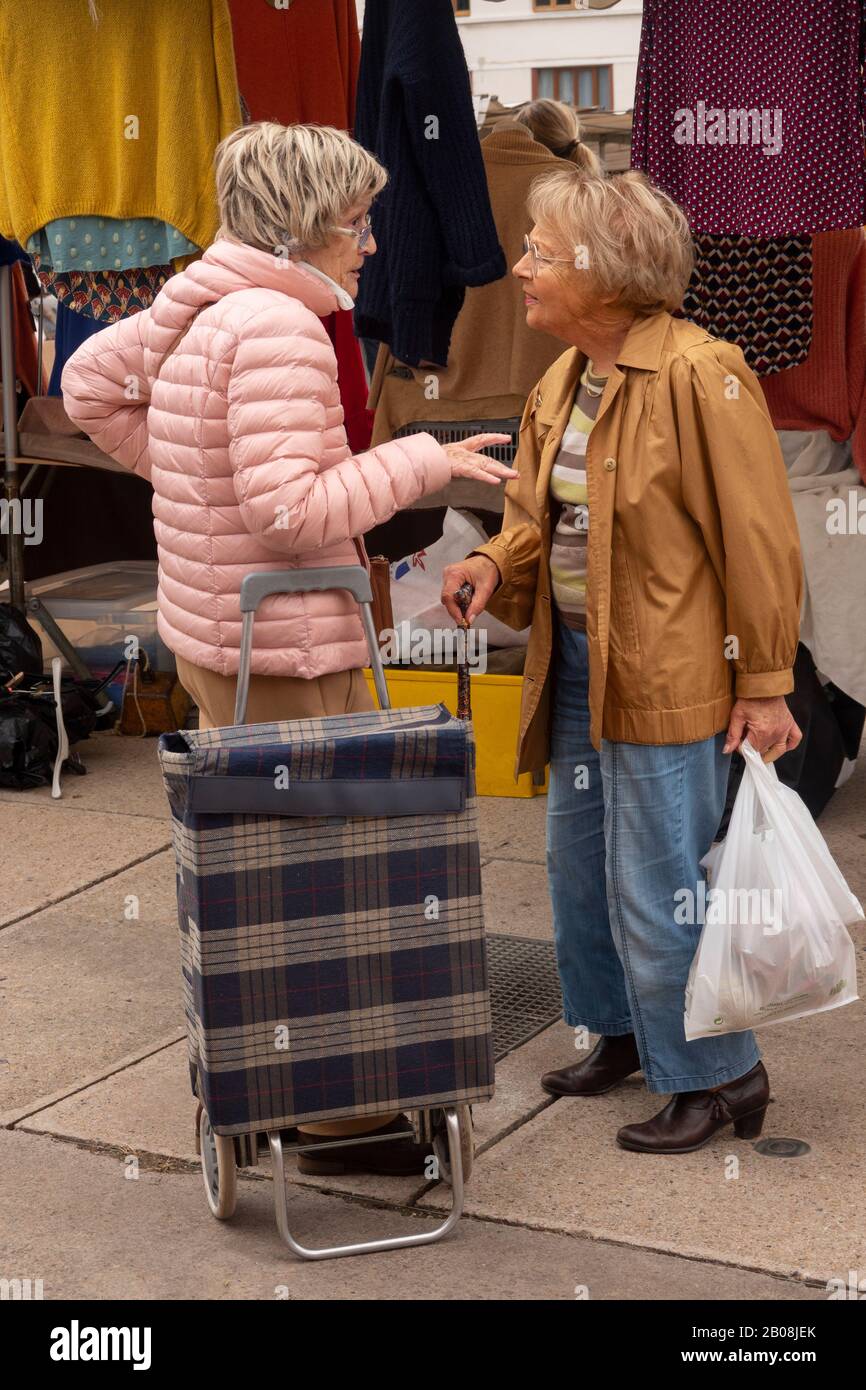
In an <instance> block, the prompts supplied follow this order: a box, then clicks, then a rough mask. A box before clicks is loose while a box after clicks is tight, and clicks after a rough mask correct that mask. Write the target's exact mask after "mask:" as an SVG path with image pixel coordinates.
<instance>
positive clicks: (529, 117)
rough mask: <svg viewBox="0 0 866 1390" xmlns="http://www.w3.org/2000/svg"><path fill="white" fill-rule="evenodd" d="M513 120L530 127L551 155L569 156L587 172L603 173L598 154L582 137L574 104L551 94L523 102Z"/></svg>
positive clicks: (566, 157) (564, 157)
mask: <svg viewBox="0 0 866 1390" xmlns="http://www.w3.org/2000/svg"><path fill="white" fill-rule="evenodd" d="M511 119H513V120H515V121H520V123H521V125H525V126H527V127H528V129H529V130H530V131H531V132H532V135H533V136H534V138H535V139H536V140H537V141H538V142H539V144H540V145H545V146H546V147H547V149H549V150H550V153H551V154H555V155H557V156H558V157H559V158H560V159H570V160H571V162H572V164H576V165H577V167H578V168H579V169H584V170H585V171H586V173H588V174H600V173H601V165H600V164H599V162H598V158H597V156H596V155H595V154H593V152H592V150H591V149H590V148H589V146H588V145H584V143H583V140H582V139H581V129H580V120H579V119H578V115H577V112H576V111H575V109H574V107H573V106H568V105H567V104H566V102H564V101H554V100H553V98H552V97H539V98H538V100H537V101H526V102H524V103H523V105H522V106H519V107H518V108H517V110H516V111H515V112H514V115H513V117H512V118H511Z"/></svg>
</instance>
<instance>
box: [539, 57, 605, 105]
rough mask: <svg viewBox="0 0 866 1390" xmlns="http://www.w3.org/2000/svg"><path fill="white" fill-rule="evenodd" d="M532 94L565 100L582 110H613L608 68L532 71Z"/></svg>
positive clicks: (543, 69)
mask: <svg viewBox="0 0 866 1390" xmlns="http://www.w3.org/2000/svg"><path fill="white" fill-rule="evenodd" d="M532 95H533V98H537V97H553V99H554V101H567V102H568V104H569V105H570V106H577V107H578V108H579V109H581V110H586V109H587V108H589V107H596V108H597V110H599V111H612V110H613V82H612V79H611V70H610V68H609V67H603V68H533V69H532Z"/></svg>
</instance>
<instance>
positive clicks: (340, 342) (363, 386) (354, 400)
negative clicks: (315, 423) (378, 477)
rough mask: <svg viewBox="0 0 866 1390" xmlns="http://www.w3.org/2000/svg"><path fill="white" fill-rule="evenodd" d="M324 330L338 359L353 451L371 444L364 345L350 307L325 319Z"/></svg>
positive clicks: (345, 412)
mask: <svg viewBox="0 0 866 1390" xmlns="http://www.w3.org/2000/svg"><path fill="white" fill-rule="evenodd" d="M322 324H323V326H324V329H325V332H326V333H327V335H328V337H329V338H330V340H331V342H332V343H333V345H334V356H335V357H336V359H337V385H338V386H339V388H340V401H341V403H342V406H343V424H344V425H345V427H346V438H347V439H348V441H349V448H350V449H351V450H352V453H353V454H361V453H363V452H364V450H365V449H369V447H370V439H371V437H372V434H373V412H372V411H371V410H368V409H367V376H366V373H365V371H364V362H363V358H362V357H361V345H360V343H359V342H358V339H357V338H356V337H355V330H354V327H353V326H352V312H351V310H350V309H337V310H336V311H335V312H334V313H333V314H329V315H328V316H327V318H323V319H322Z"/></svg>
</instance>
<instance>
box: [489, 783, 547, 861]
mask: <svg viewBox="0 0 866 1390" xmlns="http://www.w3.org/2000/svg"><path fill="white" fill-rule="evenodd" d="M546 815H547V797H546V796H527V797H519V796H480V797H479V798H478V819H479V829H480V834H479V840H480V844H481V857H482V859H489V858H491V857H492V858H501V859H513V860H517V859H519V860H522V861H524V862H526V863H529V864H543V863H544V862H545V861H544V827H545V818H546Z"/></svg>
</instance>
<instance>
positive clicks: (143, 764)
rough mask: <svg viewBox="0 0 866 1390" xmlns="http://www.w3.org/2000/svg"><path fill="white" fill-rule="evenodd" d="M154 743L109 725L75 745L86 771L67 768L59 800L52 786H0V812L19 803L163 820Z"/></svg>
mask: <svg viewBox="0 0 866 1390" xmlns="http://www.w3.org/2000/svg"><path fill="white" fill-rule="evenodd" d="M158 742H159V740H158V739H156V738H130V737H126V736H123V737H121V736H120V735H119V734H116V733H115V732H114V731H113V730H107V731H106V732H104V733H98V734H92V735H91V736H90V738H89V739H85V740H84V742H83V743H77V744H76V745H75V752H76V753H78V754H79V755H80V757H81V761H82V762H83V763H84V766H85V767H86V768H87V774H86V776H84V777H79V776H76V775H75V774H74V773H67V774H66V775H65V776H64V778H63V782H62V791H63V795H62V797H60V798H59V799H58V800H57V801H55V800H54V798H53V797H52V795H51V788H50V787H33V788H31V789H30V790H29V791H26V792H14V791H0V816H2V814H3V805H4V803H7V802H17V804H18V805H24V804H26V805H28V806H30V805H32V806H36V807H38V808H39V810H40V811H48V810H49V809H50V810H52V811H53V810H60V809H63V808H65V807H72V808H73V809H74V810H76V811H98V812H100V813H105V812H110V811H112V810H114V811H116V812H119V813H120V814H122V815H126V816H149V817H151V818H153V819H156V820H161V821H167V820H168V818H169V809H168V801H167V800H166V795H165V790H164V788H163V785H162V773H161V772H160V767H159V757H158V755H157V744H158Z"/></svg>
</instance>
